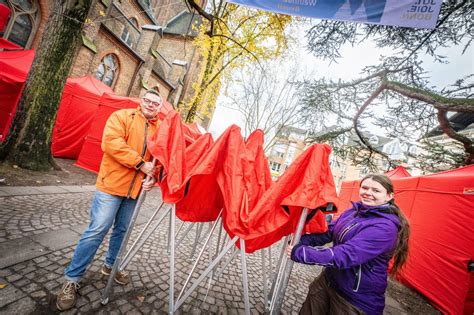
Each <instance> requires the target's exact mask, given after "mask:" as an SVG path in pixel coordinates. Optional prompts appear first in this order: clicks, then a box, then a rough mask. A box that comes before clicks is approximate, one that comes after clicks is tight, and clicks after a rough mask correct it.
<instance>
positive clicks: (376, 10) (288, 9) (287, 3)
mask: <svg viewBox="0 0 474 315" xmlns="http://www.w3.org/2000/svg"><path fill="white" fill-rule="evenodd" d="M227 1H229V2H233V3H236V4H241V5H244V6H250V7H254V8H257V9H262V10H266V11H272V12H277V13H283V14H289V15H298V16H306V17H312V18H319V19H328V20H339V21H352V22H360V23H369V24H380V25H392V26H402V27H413V28H434V27H435V26H436V21H437V19H438V14H439V10H440V7H441V2H442V0H227Z"/></svg>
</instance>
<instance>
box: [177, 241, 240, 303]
mask: <svg viewBox="0 0 474 315" xmlns="http://www.w3.org/2000/svg"><path fill="white" fill-rule="evenodd" d="M238 239H239V238H238V237H237V236H234V238H233V239H232V240H231V241H230V242H229V243H227V244H226V246H225V247H224V248H223V249H222V251H221V252H220V253H219V255H217V257H216V258H215V259H214V260H213V261H212V262H211V264H210V265H209V266H208V267H207V268H206V270H204V272H203V273H202V274H201V275H200V276H199V278H197V279H196V281H194V283H193V284H192V285H191V287H190V288H189V289H188V290H187V291H186V292H185V293H184V294H183V296H182V297H181V298H180V299H177V300H176V303H175V307H174V311H175V312H176V311H177V310H178V309H179V308H180V307H181V305H182V304H183V303H184V301H185V300H186V299H187V298H188V297H189V296H190V295H191V293H192V292H193V291H194V290H195V289H196V288H197V286H198V285H199V284H200V283H201V282H202V280H204V279H205V278H206V277H207V276H208V274H209V273H210V272H211V271H212V270H213V269H214V268H215V266H216V265H217V263H218V262H219V261H220V260H221V259H222V257H224V255H225V254H226V253H227V252H228V251H229V250H230V249H231V248H232V247H233V246H234V245H235V243H236V242H237V240H238Z"/></svg>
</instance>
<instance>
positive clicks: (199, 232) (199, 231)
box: [189, 223, 204, 260]
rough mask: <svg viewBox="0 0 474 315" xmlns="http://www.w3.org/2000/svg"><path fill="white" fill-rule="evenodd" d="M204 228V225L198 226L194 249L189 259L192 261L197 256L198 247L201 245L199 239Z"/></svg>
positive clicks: (199, 224)
mask: <svg viewBox="0 0 474 315" xmlns="http://www.w3.org/2000/svg"><path fill="white" fill-rule="evenodd" d="M203 226H204V225H203V224H202V223H198V224H197V228H196V237H195V238H194V244H193V249H192V251H191V254H190V255H189V259H191V260H192V259H193V257H194V254H196V248H197V245H198V243H199V239H200V238H201V232H202V228H203Z"/></svg>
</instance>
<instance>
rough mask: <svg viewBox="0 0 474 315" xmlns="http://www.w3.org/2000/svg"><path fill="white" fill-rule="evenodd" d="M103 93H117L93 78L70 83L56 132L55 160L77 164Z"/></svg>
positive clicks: (63, 99) (65, 92)
mask: <svg viewBox="0 0 474 315" xmlns="http://www.w3.org/2000/svg"><path fill="white" fill-rule="evenodd" d="M104 93H108V94H113V93H114V92H113V91H112V89H111V88H110V87H109V86H107V85H105V84H103V83H102V82H100V81H98V80H96V79H95V78H94V77H93V76H85V77H80V78H69V79H67V81H66V85H65V87H64V91H63V96H62V99H61V103H60V105H59V109H58V114H57V116H56V123H55V125H54V129H53V137H52V145H51V151H52V153H53V156H54V157H62V158H68V159H74V160H76V159H77V158H78V157H79V153H80V152H81V148H82V145H83V143H84V139H85V137H86V135H87V132H88V130H89V128H90V126H91V123H92V121H93V120H94V117H95V113H96V112H97V111H98V110H99V103H100V100H101V98H102V95H103V94H104Z"/></svg>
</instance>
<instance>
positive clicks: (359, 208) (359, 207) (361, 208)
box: [351, 201, 390, 215]
mask: <svg viewBox="0 0 474 315" xmlns="http://www.w3.org/2000/svg"><path fill="white" fill-rule="evenodd" d="M351 203H352V207H353V208H354V210H355V211H356V212H357V213H358V214H362V215H365V214H369V213H376V212H380V211H384V210H388V209H389V208H390V204H389V203H384V204H383V205H378V206H369V205H366V204H363V203H362V202H360V201H356V202H354V201H351ZM384 212H386V211H384Z"/></svg>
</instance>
